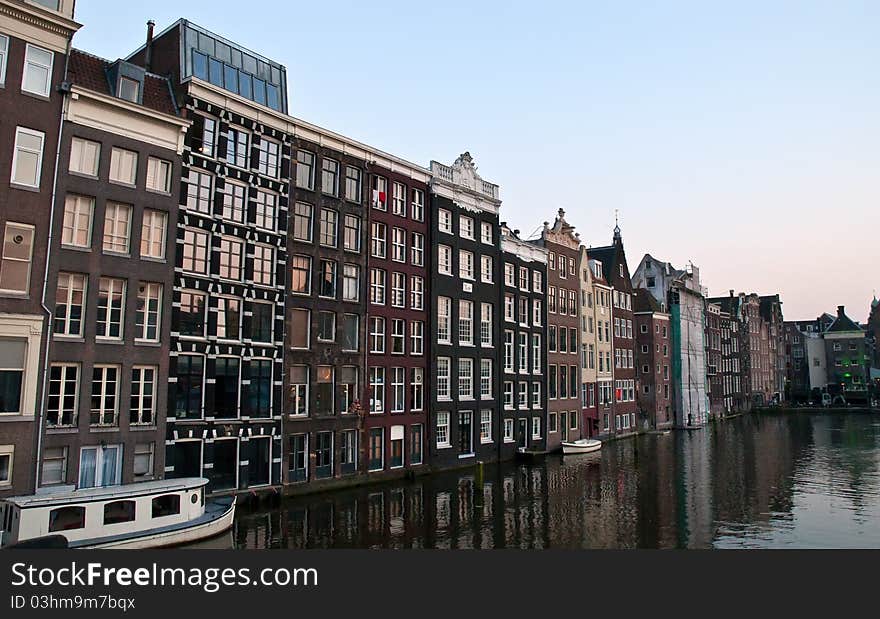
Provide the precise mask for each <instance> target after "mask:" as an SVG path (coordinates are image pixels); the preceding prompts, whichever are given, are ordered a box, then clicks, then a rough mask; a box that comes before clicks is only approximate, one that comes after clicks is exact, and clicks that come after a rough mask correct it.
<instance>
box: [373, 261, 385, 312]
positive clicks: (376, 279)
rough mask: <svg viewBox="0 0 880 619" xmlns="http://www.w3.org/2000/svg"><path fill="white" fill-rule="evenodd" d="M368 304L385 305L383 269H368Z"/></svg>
mask: <svg viewBox="0 0 880 619" xmlns="http://www.w3.org/2000/svg"><path fill="white" fill-rule="evenodd" d="M370 302H371V303H372V304H373V305H385V271H384V269H370Z"/></svg>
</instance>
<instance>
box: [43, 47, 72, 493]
mask: <svg viewBox="0 0 880 619" xmlns="http://www.w3.org/2000/svg"><path fill="white" fill-rule="evenodd" d="M72 48H73V35H71V36H70V37H69V38H68V39H67V54H66V55H65V57H64V79H63V81H62V83H61V87H60V89H59V90H60V91H61V92H62V93H63V96H64V100H63V101H62V104H61V118H59V120H58V143H57V144H56V145H55V170H54V172H53V176H52V199H51V201H50V204H49V239H48V244H47V246H46V268H45V270H44V272H43V298H42V300H41V302H40V306H41V307H42V308H43V311H44V312H45V313H46V343H45V347H44V349H43V370H42V374H43V375H42V378H41V380H40V387H41V389H42V391H41V394H40V408H39V410H38V411H37V453H36V458H35V461H36V464H35V470H34V493H36V491H37V488H38V487H39V484H40V468H41V466H40V465H41V464H42V463H43V411H45V410H46V398H47V397H48V382H49V381H48V376H49V343H50V342H51V340H52V310H50V309H49V307H48V306H47V305H46V291H47V289H48V287H49V262H50V261H51V258H52V241H53V240H54V238H55V232H54V230H55V203H56V201H57V198H58V169H59V166H60V163H61V136H62V131H63V130H64V118H65V116H66V115H67V110H66V107H67V105H68V102H69V99H68V94H69V86H68V84H67V72H68V70H69V68H70V51H71V49H72Z"/></svg>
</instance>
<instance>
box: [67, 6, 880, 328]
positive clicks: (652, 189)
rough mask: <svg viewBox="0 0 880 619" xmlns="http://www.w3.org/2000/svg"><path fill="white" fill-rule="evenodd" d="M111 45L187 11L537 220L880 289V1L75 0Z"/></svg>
mask: <svg viewBox="0 0 880 619" xmlns="http://www.w3.org/2000/svg"><path fill="white" fill-rule="evenodd" d="M76 11H77V12H76V19H77V21H79V22H80V23H82V24H84V27H83V28H82V29H81V30H80V32H79V33H78V34H77V35H76V38H75V39H74V44H75V45H76V47H78V48H80V49H83V50H86V51H89V52H92V53H94V54H97V55H100V56H103V57H106V58H109V59H115V58H118V57H122V56H125V55H127V54H128V53H129V52H131V51H133V50H134V49H136V48H137V47H138V46H140V45H141V44H142V43H143V40H144V37H145V30H146V26H145V23H146V21H147V20H148V19H153V20H155V21H156V24H157V32H160V31H161V30H164V29H165V27H167V26H168V25H169V24H171V23H172V22H173V21H174V20H176V19H178V18H180V17H186V18H187V19H189V20H190V21H193V22H195V23H197V24H199V25H201V26H203V27H205V28H207V29H209V30H212V31H214V32H216V33H218V34H221V35H223V36H224V37H226V38H228V39H231V40H232V41H235V42H237V43H239V44H241V45H242V46H244V47H248V48H250V49H252V50H254V51H256V52H259V53H261V54H263V55H264V56H267V57H269V58H271V59H273V60H276V61H278V62H280V63H282V64H283V65H285V66H286V67H287V79H288V88H289V95H290V99H289V100H290V110H289V111H290V113H291V114H292V115H293V116H296V117H298V118H301V119H304V120H307V121H309V122H311V123H314V124H317V125H320V126H322V127H326V128H328V129H331V130H333V131H336V132H339V133H342V134H344V135H347V136H350V137H351V138H354V139H356V140H359V141H362V142H366V143H368V144H370V145H372V146H374V147H376V148H380V149H382V150H385V151H387V152H391V153H393V154H395V155H397V156H399V157H402V158H404V159H407V160H409V161H412V162H415V163H418V164H421V165H425V166H427V165H428V163H429V162H430V161H431V160H432V159H435V160H437V161H440V162H443V163H447V164H449V163H452V161H453V160H454V159H455V158H456V157H457V156H458V155H459V154H460V153H462V152H464V151H469V152H470V153H471V154H472V155H473V157H474V159H475V161H476V164H477V165H478V167H479V173H480V174H481V175H482V176H483V178H485V179H486V180H488V181H491V182H495V183H498V184H499V185H500V186H501V196H502V199H503V205H502V209H501V219H502V221H506V222H508V224H509V225H510V226H511V227H512V228H518V229H520V230H521V231H522V234H524V235H529V234H531V233H533V232H536V231H537V230H539V228H540V226H541V225H542V223H543V222H544V221H549V222H551V223H552V221H553V218H554V216H555V214H556V212H557V211H558V209H559V208H564V209H565V211H566V219H567V220H568V221H569V223H571V224H573V225H575V226H577V230H578V231H579V232H580V235H581V239H582V240H583V242H584V243H585V244H587V245H588V246H589V245H594V246H599V245H606V244H608V243H610V240H611V234H612V229H613V227H614V217H615V211H618V212H619V217H620V226H621V229H622V231H623V239H624V243H625V247H626V251H627V259H628V261H629V265H630V270H631V271H635V268H636V266H637V265H638V262H639V261H640V260H641V257H642V256H643V255H644V254H645V253H650V254H652V255H653V256H654V257H655V258H657V259H660V260H665V261H670V262H672V263H673V264H674V265H675V266H677V267H679V268H682V267H683V266H684V265H685V264H686V263H687V262H693V263H694V264H695V265H697V266H699V267H700V271H701V275H702V278H703V284H704V285H706V286H708V287H709V292H710V294H712V295H726V294H727V291H728V290H729V289H735V290H737V291H744V292H757V293H759V294H775V293H779V294H781V295H782V301H783V313H784V315H785V317H786V319H791V320H794V319H808V318H815V317H816V316H817V315H819V314H820V313H822V312H825V311H828V312H830V313H834V312H835V310H836V307H837V306H838V305H845V306H846V308H847V313H848V314H849V315H850V317H851V318H853V319H854V320H859V321H864V320H866V318H867V313H868V308H869V304H870V301H871V298H872V295H873V293H874V291H875V290H876V291H877V293H878V294H880V274H878V271H877V266H878V263H880V242H878V230H880V186H878V181H880V148H878V147H880V113H878V112H880V75H878V72H877V59H878V57H880V37H878V36H877V25H878V23H880V2H875V1H873V0H864V1H862V2H855V1H848V0H836V1H835V2H827V1H825V2H812V1H809V0H801V1H767V0H764V1H761V2H752V1H749V0H746V1H740V2H736V3H726V5H721V3H707V2H696V1H694V2H684V1H672V0H670V1H666V2H651V1H649V0H643V1H639V2H630V1H627V0H618V1H610V0H609V1H608V2H591V1H582V2H558V1H555V0H544V1H543V2H534V1H532V2H519V1H518V0H508V1H505V2H488V1H486V2H480V1H477V0H471V1H461V0H448V1H445V2H419V1H416V0H410V1H408V2H400V1H393V2H391V1H387V2H383V1H381V0H375V1H373V2H363V1H359V2H350V1H347V0H334V1H333V2H315V1H314V0H312V1H309V2H302V1H299V0H290V1H281V0H248V1H247V2H238V1H236V2H229V1H225V0H210V1H208V0H187V1H186V2H181V1H180V0H177V1H171V0H150V2H145V3H142V4H141V3H137V5H136V3H131V2H117V1H115V0H113V1H110V0H78V1H77V7H76Z"/></svg>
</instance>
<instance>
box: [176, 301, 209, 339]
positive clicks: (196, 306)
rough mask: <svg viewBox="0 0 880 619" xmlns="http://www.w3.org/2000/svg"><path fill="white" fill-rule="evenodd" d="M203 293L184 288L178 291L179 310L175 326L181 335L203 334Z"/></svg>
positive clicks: (204, 308) (201, 335)
mask: <svg viewBox="0 0 880 619" xmlns="http://www.w3.org/2000/svg"><path fill="white" fill-rule="evenodd" d="M206 309H207V306H206V304H205V295H204V294H203V293H199V292H190V291H188V290H184V291H182V292H181V293H180V310H179V312H180V313H179V314H178V321H177V322H178V324H177V328H178V331H179V333H180V335H181V336H195V337H204V336H205V324H206Z"/></svg>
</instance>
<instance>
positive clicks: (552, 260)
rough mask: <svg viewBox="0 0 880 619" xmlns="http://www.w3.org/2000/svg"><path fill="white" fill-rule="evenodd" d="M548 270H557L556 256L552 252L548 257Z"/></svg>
mask: <svg viewBox="0 0 880 619" xmlns="http://www.w3.org/2000/svg"><path fill="white" fill-rule="evenodd" d="M547 268H548V269H550V270H551V271H555V270H556V254H554V253H553V252H552V251H551V252H550V255H549V256H548V257H547Z"/></svg>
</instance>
